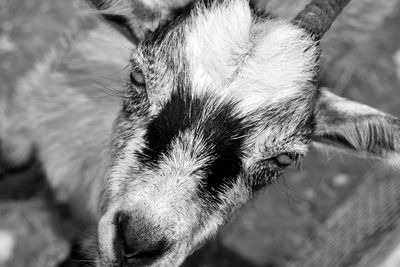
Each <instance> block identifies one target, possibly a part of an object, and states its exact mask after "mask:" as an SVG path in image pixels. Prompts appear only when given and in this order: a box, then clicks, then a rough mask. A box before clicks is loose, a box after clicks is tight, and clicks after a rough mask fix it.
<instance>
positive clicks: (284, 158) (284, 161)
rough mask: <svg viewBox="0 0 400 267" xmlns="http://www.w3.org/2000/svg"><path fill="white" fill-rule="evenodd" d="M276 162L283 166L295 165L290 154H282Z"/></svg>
mask: <svg viewBox="0 0 400 267" xmlns="http://www.w3.org/2000/svg"><path fill="white" fill-rule="evenodd" d="M276 161H277V162H278V163H279V164H281V165H283V166H286V167H287V166H290V165H291V164H292V163H293V160H292V158H291V157H290V156H289V155H288V154H281V155H279V156H277V157H276Z"/></svg>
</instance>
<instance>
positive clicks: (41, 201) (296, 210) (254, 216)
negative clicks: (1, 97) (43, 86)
mask: <svg viewBox="0 0 400 267" xmlns="http://www.w3.org/2000/svg"><path fill="white" fill-rule="evenodd" d="M79 7H80V2H79V1H78V0H70V1H65V0H35V1H32V0H0V86H2V87H3V88H9V89H10V90H12V88H13V87H14V86H15V84H16V83H17V82H18V80H19V79H20V78H21V77H23V75H24V74H25V73H26V72H27V71H29V70H30V69H31V68H32V67H33V66H34V65H35V64H36V63H37V62H39V61H40V60H42V59H43V57H44V55H45V54H46V52H47V51H48V49H49V47H51V45H52V43H54V42H55V41H56V40H58V39H59V37H60V36H61V34H62V33H64V32H65V31H66V30H68V28H69V27H70V25H71V23H72V22H73V21H74V19H76V14H77V13H78V12H77V10H79ZM346 57H349V58H351V59H352V64H345V65H343V64H342V63H340V62H338V63H337V64H333V65H332V66H331V67H330V69H329V70H328V71H331V72H332V74H331V76H330V77H331V79H332V80H334V81H335V84H337V87H336V88H334V90H335V92H336V93H338V94H340V95H342V96H345V97H347V98H350V99H354V100H357V101H360V102H363V103H366V104H369V105H371V106H373V107H376V108H378V109H380V110H383V111H385V112H388V113H391V114H393V115H395V116H400V5H399V4H398V5H397V6H396V8H394V9H393V10H392V11H391V14H388V15H387V17H386V19H385V20H384V21H383V23H382V25H381V26H379V28H378V29H377V30H376V31H374V33H373V34H372V35H371V37H370V38H369V39H368V40H366V41H365V42H363V45H362V46H360V47H359V48H357V49H354V51H352V52H351V53H349V54H348V55H346ZM346 62H349V60H348V59H347V61H346ZM360 77H364V78H360ZM398 176H399V172H396V171H395V170H390V169H388V168H387V167H384V166H381V165H378V164H377V163H374V162H372V161H367V160H362V159H357V158H354V157H351V156H337V155H335V156H333V154H332V155H330V154H326V153H321V152H317V151H315V150H314V149H311V151H310V155H309V156H308V157H307V158H306V160H305V162H304V164H303V166H302V167H301V170H300V171H298V170H290V171H289V172H288V173H286V174H285V176H284V177H282V179H280V180H279V181H278V182H277V183H276V184H274V185H272V186H270V187H268V188H267V189H265V190H264V191H263V192H261V193H260V194H259V196H257V198H256V200H255V201H254V202H253V203H251V204H250V205H249V206H248V207H246V208H244V209H243V210H242V211H241V212H240V213H239V214H238V215H237V216H236V217H235V218H234V219H233V220H232V222H231V223H230V224H229V225H228V226H227V227H225V228H224V229H223V231H222V232H221V234H220V235H219V236H218V237H217V238H216V239H215V240H212V241H210V242H209V243H207V244H206V246H205V247H204V248H202V249H201V250H200V251H198V252H197V253H195V254H194V255H193V256H191V257H190V258H189V259H188V260H187V263H185V266H189V267H190V266H192V267H194V266H204V267H205V266H207V267H214V266H215V267H216V266H233V267H234V266H244V267H246V266H247V267H253V266H254V267H256V266H260V267H261V266H262V267H283V266H371V267H373V266H382V267H389V266H392V267H395V266H400V260H399V258H400V248H398V247H397V246H400V177H398ZM67 213H68V212H67V211H65V210H64V209H63V207H62V206H60V205H58V204H57V203H54V201H52V196H51V193H50V192H49V190H48V189H47V185H46V182H45V181H44V179H43V175H42V174H41V169H40V164H39V163H33V164H31V165H29V166H26V167H25V168H22V169H20V170H18V171H13V172H5V170H2V169H1V166H0V266H1V267H3V266H4V267H6V266H7V267H19V266H21V267H22V266H24V267H31V266H32V267H33V266H38V267H39V266H40V267H50V266H56V265H57V264H58V263H59V262H61V261H62V260H63V259H64V258H65V257H66V255H67V254H68V250H69V245H68V242H67V241H66V240H67V239H68V234H69V232H68V229H69V227H71V225H70V224H71V222H69V221H68V219H67V218H68V214H67ZM397 249H398V251H397Z"/></svg>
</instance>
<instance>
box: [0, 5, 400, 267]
mask: <svg viewBox="0 0 400 267" xmlns="http://www.w3.org/2000/svg"><path fill="white" fill-rule="evenodd" d="M355 1H356V0H355ZM365 1H367V0H365ZM91 2H92V4H93V5H94V6H95V7H96V8H98V9H99V10H100V11H99V13H100V14H101V15H102V16H103V17H104V18H105V19H106V20H107V21H108V22H110V23H111V24H112V25H113V26H114V27H115V28H116V29H117V30H118V31H114V30H112V29H111V28H109V27H108V26H107V25H105V24H104V23H99V24H96V23H95V26H92V28H90V27H89V28H90V29H88V30H86V31H84V32H83V33H82V32H80V31H79V29H81V27H82V24H80V23H78V24H77V25H76V29H77V30H76V32H77V33H72V34H71V36H69V37H68V38H67V39H66V41H64V42H60V44H58V45H57V46H55V47H54V49H53V50H52V51H50V52H49V54H48V56H47V57H46V59H45V60H44V61H43V62H42V63H41V64H40V65H38V66H36V68H35V70H33V71H32V72H31V73H29V74H28V75H27V77H26V78H25V79H24V80H23V81H22V82H21V83H20V84H19V85H18V86H17V88H16V90H15V91H14V92H12V93H11V94H9V95H8V96H7V97H2V98H1V99H0V140H1V143H0V144H1V153H2V155H3V157H4V158H5V159H6V160H7V162H8V164H9V165H18V164H22V163H23V162H24V161H26V160H27V159H28V158H29V156H30V155H31V154H32V153H35V154H36V156H37V157H38V158H39V159H40V160H41V162H42V164H43V168H44V170H45V172H46V175H47V177H48V180H49V183H50V185H51V187H52V189H53V190H54V192H55V195H56V196H57V198H58V200H59V201H61V202H66V203H69V204H70V207H71V209H72V210H73V213H74V214H75V215H76V217H77V220H80V222H81V223H82V224H84V225H93V224H94V225H97V226H98V228H97V229H98V230H97V235H96V238H95V240H96V250H95V253H94V259H93V261H94V264H95V265H96V266H179V265H181V264H182V262H183V261H184V260H185V258H186V257H187V256H188V255H190V254H191V253H192V252H193V251H194V250H195V249H196V248H198V247H199V246H201V244H203V243H204V242H205V241H206V240H207V239H208V238H210V237H211V236H213V235H215V234H216V233H217V231H218V229H219V228H220V227H221V226H223V225H224V224H225V223H226V222H227V221H228V219H229V218H230V217H231V216H232V215H233V214H234V212H235V211H236V210H238V209H239V208H240V207H242V206H244V205H245V204H246V203H248V202H249V201H250V200H251V199H252V197H253V196H254V195H255V194H256V192H257V191H259V190H261V189H262V188H264V187H265V186H267V185H268V184H270V183H272V182H274V181H275V180H276V179H277V178H278V177H279V176H280V175H281V174H282V172H283V171H284V170H285V169H286V168H287V167H288V166H290V165H292V164H295V163H296V162H299V161H300V160H301V159H302V158H303V157H304V156H305V155H306V153H307V150H308V148H309V146H310V144H311V142H315V143H320V144H327V145H329V146H332V147H338V148H339V149H342V150H346V151H351V152H353V153H356V154H359V155H362V156H368V157H375V158H379V159H384V160H395V158H396V157H397V151H398V150H399V144H398V141H397V140H398V139H399V125H400V121H399V119H397V118H395V117H392V116H390V115H388V114H385V113H383V112H380V111H377V110H375V109H373V108H371V107H368V106H366V105H362V104H359V103H356V102H354V101H350V100H346V99H344V98H342V97H339V96H336V95H334V94H333V93H330V92H329V91H328V90H327V89H325V88H319V87H318V74H319V69H320V63H319V57H320V46H319V42H320V38H321V37H322V36H323V34H324V33H325V32H326V31H327V30H328V28H329V27H330V25H331V23H332V22H333V21H334V19H335V17H336V16H337V15H338V14H339V13H340V11H341V10H342V8H343V7H344V6H345V5H346V4H347V3H348V2H349V0H344V1H340V0H327V1H323V0H315V1H312V3H311V4H310V5H307V6H306V8H305V9H304V10H303V11H301V12H300V13H299V14H298V15H297V16H296V17H295V18H294V19H293V20H292V21H289V20H288V19H281V18H277V17H275V16H273V15H272V14H273V13H271V15H265V14H263V13H260V12H259V10H257V8H256V7H255V5H254V2H252V5H249V2H248V1H246V0H225V1H215V2H213V1H197V2H195V3H191V1H184V0H181V1H179V0H176V1H172V0H171V1H166V2H158V1H148V2H140V1H132V2H129V1H124V0H120V1H107V0H103V1H101V0H99V1H97V0H91ZM278 2H281V1H273V0H271V1H269V2H268V4H270V5H272V6H273V5H277V3H278ZM372 2H373V1H372ZM387 3H389V1H388V2H387ZM282 5H284V4H282ZM251 6H253V7H251ZM132 7H135V8H136V9H134V10H132ZM177 7H178V8H177ZM135 10H146V11H148V13H147V14H149V15H146V16H145V15H143V16H142V17H140V16H138V14H135V12H136V11H135ZM138 21H141V22H143V23H140V24H138ZM121 33H122V34H121ZM123 35H124V36H126V37H128V38H126V39H125V38H124V37H123ZM132 51H133V53H132ZM131 53H132V54H131ZM128 63H129V68H128V69H123V66H125V65H126V64H128ZM93 77H102V78H101V79H100V80H101V82H102V83H105V86H106V87H117V86H119V87H121V89H116V92H115V94H116V95H118V96H119V98H113V97H105V96H104V95H102V94H101V93H99V92H98V90H97V91H96V90H94V89H93V88H96V85H95V84H94V83H93ZM113 81H117V82H113ZM118 81H119V82H118ZM120 81H124V82H120ZM97 87H98V86H97ZM4 95H5V94H4V93H2V96H4ZM112 121H114V123H112ZM98 197H100V200H99V199H98ZM99 202H100V204H98V203H99ZM98 206H99V209H97V207H98Z"/></svg>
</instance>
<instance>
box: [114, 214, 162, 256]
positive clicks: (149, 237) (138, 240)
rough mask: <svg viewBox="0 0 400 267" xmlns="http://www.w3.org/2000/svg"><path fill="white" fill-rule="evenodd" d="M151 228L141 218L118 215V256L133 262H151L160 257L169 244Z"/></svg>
mask: <svg viewBox="0 0 400 267" xmlns="http://www.w3.org/2000/svg"><path fill="white" fill-rule="evenodd" d="M155 228H156V227H154V226H152V224H151V223H149V221H148V220H146V219H144V218H143V217H138V218H136V217H134V218H132V217H130V216H129V215H125V214H120V215H119V219H118V240H119V244H120V249H121V250H122V251H119V253H121V254H122V255H121V254H119V253H118V254H119V255H121V256H123V258H124V259H125V260H129V261H131V260H133V261H134V262H141V263H142V262H148V261H153V260H156V259H157V258H159V257H160V256H162V255H163V254H164V253H165V252H166V251H167V250H168V249H169V248H170V243H169V242H168V240H167V239H166V238H165V236H163V235H161V234H160V230H159V229H155Z"/></svg>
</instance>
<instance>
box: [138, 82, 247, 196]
mask: <svg viewBox="0 0 400 267" xmlns="http://www.w3.org/2000/svg"><path fill="white" fill-rule="evenodd" d="M235 107H236V103H234V102H229V101H226V102H223V103H217V101H216V99H214V98H212V97H211V96H209V95H203V96H201V97H193V96H192V95H191V93H190V90H187V89H185V90H182V89H178V90H176V91H174V92H173V93H172V94H171V96H170V99H169V100H168V101H167V102H166V103H165V104H164V106H163V108H162V109H161V111H160V113H159V114H158V115H157V116H156V117H155V118H153V119H152V121H151V122H150V124H149V126H148V130H147V134H146V136H145V140H146V143H147V147H146V148H145V149H144V150H143V151H142V152H140V153H139V154H138V159H139V162H141V163H142V164H143V165H145V166H149V167H152V168H154V167H157V164H158V161H159V159H160V157H161V155H162V154H163V153H167V152H168V150H169V148H170V145H171V143H172V142H173V141H174V139H175V138H177V136H178V134H179V133H180V132H183V131H185V130H190V131H193V133H194V135H195V136H202V137H203V139H204V140H203V141H204V143H205V144H206V147H207V148H208V149H207V152H206V153H207V155H211V157H212V158H213V159H212V160H211V161H210V162H208V164H206V165H205V166H204V167H203V168H202V170H203V171H205V172H206V173H207V179H206V181H203V183H202V187H201V193H202V194H203V193H206V194H207V195H209V196H210V197H211V198H212V199H213V200H216V201H219V196H218V195H219V193H220V192H222V191H223V188H224V187H229V185H231V184H233V183H234V181H236V179H237V177H238V174H239V173H240V171H241V169H242V158H243V156H244V153H245V152H244V147H243V145H244V141H245V138H246V137H247V136H248V135H249V134H250V133H251V131H252V129H253V128H254V125H253V124H252V123H251V122H248V121H245V119H244V118H243V117H241V116H240V115H239V114H238V113H237V112H236V111H235ZM188 145H190V144H188ZM197 156H199V157H201V156H203V155H197Z"/></svg>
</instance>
